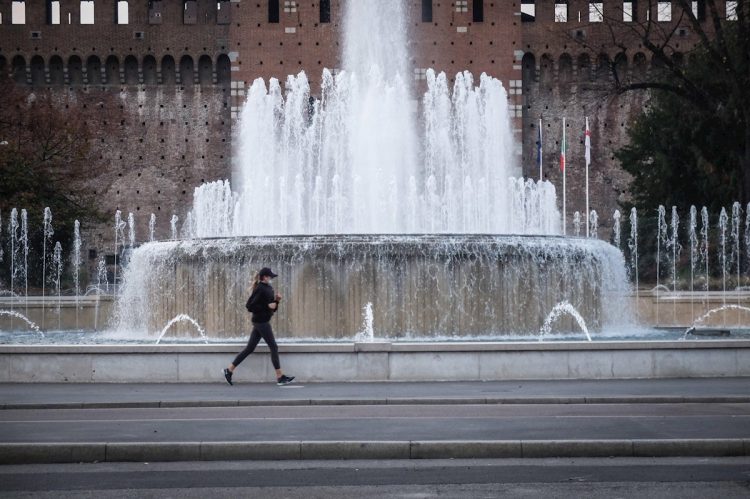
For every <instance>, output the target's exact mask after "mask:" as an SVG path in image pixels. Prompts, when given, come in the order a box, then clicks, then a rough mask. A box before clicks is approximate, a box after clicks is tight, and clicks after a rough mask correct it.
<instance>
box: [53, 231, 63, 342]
mask: <svg viewBox="0 0 750 499" xmlns="http://www.w3.org/2000/svg"><path fill="white" fill-rule="evenodd" d="M62 262H63V259H62V246H61V245H60V241H56V242H55V249H54V251H53V253H52V269H53V270H54V272H55V273H54V275H53V276H52V282H53V283H54V284H55V292H56V294H57V329H58V330H59V329H60V305H61V295H60V282H61V280H62Z"/></svg>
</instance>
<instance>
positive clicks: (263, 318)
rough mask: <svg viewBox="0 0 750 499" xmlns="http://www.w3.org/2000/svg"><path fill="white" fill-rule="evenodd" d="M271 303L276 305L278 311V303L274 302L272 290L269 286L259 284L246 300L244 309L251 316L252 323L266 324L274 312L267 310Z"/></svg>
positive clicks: (274, 295) (262, 283) (274, 296)
mask: <svg viewBox="0 0 750 499" xmlns="http://www.w3.org/2000/svg"><path fill="white" fill-rule="evenodd" d="M271 303H276V310H278V308H279V307H278V304H279V302H278V301H276V293H275V292H274V290H273V288H272V287H271V285H270V284H266V283H264V282H261V283H259V284H258V287H256V288H255V291H253V292H252V294H251V295H250V298H248V299H247V303H246V304H245V308H246V309H247V311H248V312H250V313H252V314H253V318H252V321H253V322H268V321H270V320H271V317H272V316H273V314H274V313H275V312H276V310H271V309H270V308H268V305H269V304H271Z"/></svg>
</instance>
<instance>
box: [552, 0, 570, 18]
mask: <svg viewBox="0 0 750 499" xmlns="http://www.w3.org/2000/svg"><path fill="white" fill-rule="evenodd" d="M555 22H556V23H566V22H568V2H555Z"/></svg>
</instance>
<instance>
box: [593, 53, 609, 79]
mask: <svg viewBox="0 0 750 499" xmlns="http://www.w3.org/2000/svg"><path fill="white" fill-rule="evenodd" d="M611 76H612V68H611V62H610V59H609V56H608V55H607V54H599V57H597V59H596V79H597V80H598V81H606V80H609V78H610V77H611Z"/></svg>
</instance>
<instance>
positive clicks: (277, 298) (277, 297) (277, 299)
mask: <svg viewBox="0 0 750 499" xmlns="http://www.w3.org/2000/svg"><path fill="white" fill-rule="evenodd" d="M276 301H281V294H279V293H276Z"/></svg>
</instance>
